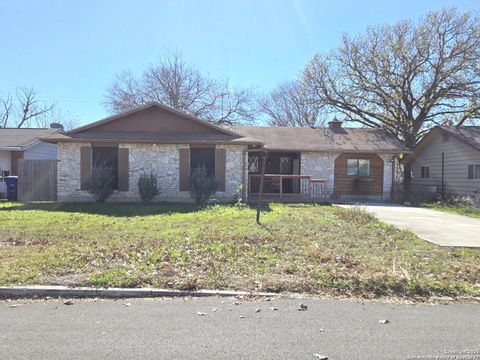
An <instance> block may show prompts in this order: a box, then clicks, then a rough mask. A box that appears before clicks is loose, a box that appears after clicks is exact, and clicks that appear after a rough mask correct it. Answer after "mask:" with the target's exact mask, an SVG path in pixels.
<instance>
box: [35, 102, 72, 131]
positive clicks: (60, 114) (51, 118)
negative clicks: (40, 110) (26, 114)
mask: <svg viewBox="0 0 480 360" xmlns="http://www.w3.org/2000/svg"><path fill="white" fill-rule="evenodd" d="M51 123H59V124H61V125H62V126H63V129H64V130H65V131H70V130H73V129H74V128H76V127H78V126H79V125H80V118H79V117H78V116H77V115H74V114H72V113H71V112H70V111H66V110H63V109H61V108H59V107H55V108H53V109H52V110H51V111H50V112H48V113H45V114H43V115H41V116H38V117H37V118H35V126H36V127H41V128H48V127H49V126H50V124H51Z"/></svg>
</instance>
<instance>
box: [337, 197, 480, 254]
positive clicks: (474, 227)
mask: <svg viewBox="0 0 480 360" xmlns="http://www.w3.org/2000/svg"><path fill="white" fill-rule="evenodd" d="M338 206H340V207H345V208H350V207H352V206H353V205H338ZM361 206H362V207H364V208H366V209H367V210H368V211H369V212H371V213H373V214H374V215H375V216H376V217H377V218H378V219H379V220H381V221H383V222H385V223H387V224H391V225H394V226H396V227H397V228H400V229H405V230H410V231H412V232H414V233H415V234H417V235H418V236H419V237H421V238H422V239H425V240H427V241H430V242H432V243H435V244H437V245H441V246H463V247H480V219H474V218H470V217H467V216H462V215H455V214H450V213H446V212H442V211H436V210H431V209H424V208H418V207H409V206H401V205H389V204H362V205H361Z"/></svg>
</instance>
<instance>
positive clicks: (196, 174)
mask: <svg viewBox="0 0 480 360" xmlns="http://www.w3.org/2000/svg"><path fill="white" fill-rule="evenodd" d="M217 188H218V186H217V183H216V182H215V178H214V177H213V176H210V175H208V171H207V168H206V167H205V165H201V166H199V167H197V168H195V169H193V171H192V173H191V175H190V196H191V197H192V198H193V200H195V203H196V204H206V203H207V202H208V200H209V199H210V197H211V196H212V195H213V194H215V192H216V191H217Z"/></svg>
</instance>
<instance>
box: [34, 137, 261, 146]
mask: <svg viewBox="0 0 480 360" xmlns="http://www.w3.org/2000/svg"><path fill="white" fill-rule="evenodd" d="M42 141H45V142H49V143H102V142H103V143H112V144H113V143H115V144H118V143H121V144H222V145H262V143H261V142H258V141H251V140H237V139H235V140H234V141H226V140H191V139H190V140H182V139H172V140H155V139H145V140H139V139H101V138H95V139H91V138H90V139H88V138H67V139H49V138H44V139H42Z"/></svg>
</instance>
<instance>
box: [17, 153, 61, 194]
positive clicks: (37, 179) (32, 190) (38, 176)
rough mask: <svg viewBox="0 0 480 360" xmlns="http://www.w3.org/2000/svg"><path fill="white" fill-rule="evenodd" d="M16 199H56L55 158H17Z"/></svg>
mask: <svg viewBox="0 0 480 360" xmlns="http://www.w3.org/2000/svg"><path fill="white" fill-rule="evenodd" d="M18 200H19V201H55V200H57V160H19V162H18Z"/></svg>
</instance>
